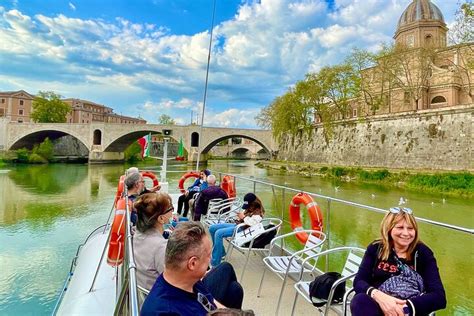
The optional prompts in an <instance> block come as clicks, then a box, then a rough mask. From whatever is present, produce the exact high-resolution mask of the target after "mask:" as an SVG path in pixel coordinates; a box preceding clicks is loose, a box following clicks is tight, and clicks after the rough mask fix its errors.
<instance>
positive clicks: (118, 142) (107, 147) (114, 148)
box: [103, 129, 173, 152]
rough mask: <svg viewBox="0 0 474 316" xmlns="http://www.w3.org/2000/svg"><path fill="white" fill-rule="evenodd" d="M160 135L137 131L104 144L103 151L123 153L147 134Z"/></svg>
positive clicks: (151, 131)
mask: <svg viewBox="0 0 474 316" xmlns="http://www.w3.org/2000/svg"><path fill="white" fill-rule="evenodd" d="M150 133H152V134H162V133H161V132H157V131H155V130H147V129H143V130H138V131H131V132H128V133H125V134H122V135H119V136H118V137H116V138H114V139H111V140H110V141H109V142H108V143H104V145H103V148H104V151H106V152H107V151H109V152H123V151H125V149H127V147H128V146H130V145H131V144H133V143H134V142H136V141H137V140H138V139H140V138H141V137H143V136H145V135H148V134H150ZM171 138H173V137H171Z"/></svg>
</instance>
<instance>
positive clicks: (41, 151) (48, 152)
mask: <svg viewBox="0 0 474 316" xmlns="http://www.w3.org/2000/svg"><path fill="white" fill-rule="evenodd" d="M36 153H37V154H38V155H40V156H41V157H43V158H44V159H46V160H48V161H51V160H52V159H53V154H54V145H53V142H51V140H49V138H48V137H46V139H45V140H44V141H43V142H42V143H41V144H39V146H38V147H37V149H36Z"/></svg>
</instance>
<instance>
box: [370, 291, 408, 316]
mask: <svg viewBox="0 0 474 316" xmlns="http://www.w3.org/2000/svg"><path fill="white" fill-rule="evenodd" d="M372 298H373V299H374V300H375V301H376V302H377V304H379V306H380V308H381V309H382V311H383V314H384V315H387V316H404V315H405V314H404V313H403V305H405V304H406V301H405V300H401V299H398V298H396V297H393V296H390V295H388V294H385V293H384V292H382V291H379V290H377V289H375V290H374V291H373V295H372Z"/></svg>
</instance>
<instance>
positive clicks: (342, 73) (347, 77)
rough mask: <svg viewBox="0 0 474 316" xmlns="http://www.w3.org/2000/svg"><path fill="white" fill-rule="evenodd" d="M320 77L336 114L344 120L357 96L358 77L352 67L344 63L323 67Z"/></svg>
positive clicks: (326, 95)
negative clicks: (351, 101)
mask: <svg viewBox="0 0 474 316" xmlns="http://www.w3.org/2000/svg"><path fill="white" fill-rule="evenodd" d="M318 77H319V79H320V80H321V82H322V92H323V93H324V95H325V97H326V98H327V99H328V100H329V102H330V103H331V104H332V106H333V107H334V109H335V112H337V113H339V114H340V115H341V117H342V118H343V119H344V118H346V117H347V116H348V110H349V109H350V106H349V105H350V104H349V101H350V100H351V99H354V98H355V97H356V96H357V77H356V76H354V72H353V69H352V67H351V65H349V64H347V63H344V64H341V65H336V66H330V67H323V68H322V69H321V70H320V71H319V75H318Z"/></svg>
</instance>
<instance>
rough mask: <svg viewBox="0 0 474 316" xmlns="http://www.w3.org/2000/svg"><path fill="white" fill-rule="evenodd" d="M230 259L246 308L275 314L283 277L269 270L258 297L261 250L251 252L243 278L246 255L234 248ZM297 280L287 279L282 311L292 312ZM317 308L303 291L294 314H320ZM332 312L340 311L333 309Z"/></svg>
mask: <svg viewBox="0 0 474 316" xmlns="http://www.w3.org/2000/svg"><path fill="white" fill-rule="evenodd" d="M227 261H228V262H230V263H231V264H232V266H233V267H234V269H235V272H236V273H237V278H238V279H239V282H240V283H241V285H242V287H243V288H244V291H245V292H244V303H243V309H251V310H253V311H254V312H255V315H276V307H277V303H278V296H279V294H280V289H281V285H282V283H283V280H282V279H281V278H279V277H278V276H277V275H276V274H275V273H273V272H271V271H269V270H268V271H267V272H266V273H265V279H264V281H263V282H264V283H263V286H262V291H261V295H260V297H257V292H258V286H259V285H260V280H261V278H262V273H263V270H264V269H265V264H264V263H263V261H262V256H261V255H260V254H256V253H252V254H250V259H249V263H248V265H247V269H246V270H245V274H244V278H243V280H240V274H241V272H242V268H243V266H244V263H245V255H244V254H242V253H240V252H238V251H236V250H234V251H233V252H232V255H231V257H230V258H227ZM294 283H295V282H294V281H293V280H291V279H290V280H288V281H287V283H286V286H285V291H284V293H283V298H282V302H281V305H280V312H279V315H285V316H286V315H291V308H292V307H293V302H294V299H295V293H296V290H295V288H294V287H293V284H294ZM318 314H319V313H318V309H317V308H316V307H314V306H313V305H311V304H310V303H308V302H307V301H306V300H305V299H304V298H303V297H302V296H301V295H300V296H299V297H298V301H297V305H296V308H295V313H294V315H318ZM330 315H337V314H336V313H334V312H331V314H330Z"/></svg>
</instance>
